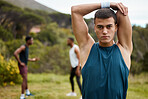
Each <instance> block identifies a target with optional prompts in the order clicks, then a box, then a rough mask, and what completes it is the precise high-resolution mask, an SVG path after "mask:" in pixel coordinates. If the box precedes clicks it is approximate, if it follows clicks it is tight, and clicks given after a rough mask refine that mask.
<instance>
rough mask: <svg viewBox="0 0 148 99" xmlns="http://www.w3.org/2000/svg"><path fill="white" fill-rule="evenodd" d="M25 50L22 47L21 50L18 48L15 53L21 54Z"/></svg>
mask: <svg viewBox="0 0 148 99" xmlns="http://www.w3.org/2000/svg"><path fill="white" fill-rule="evenodd" d="M24 49H25V46H24V45H22V46H21V47H20V48H18V49H17V50H16V51H15V53H17V54H19V53H20V52H21V51H23V50H24Z"/></svg>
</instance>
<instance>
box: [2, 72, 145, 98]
mask: <svg viewBox="0 0 148 99" xmlns="http://www.w3.org/2000/svg"><path fill="white" fill-rule="evenodd" d="M28 84H29V89H30V91H31V92H32V93H33V94H34V95H35V96H33V97H27V99H79V98H80V91H79V89H78V86H77V85H76V81H75V92H76V93H77V97H67V96H66V94H67V93H68V92H70V91H71V90H70V89H71V86H70V83H69V76H68V75H66V76H62V75H55V74H29V75H28ZM20 92H21V86H20V84H18V85H15V86H7V87H0V99H19V97H20ZM127 99H148V74H141V75H139V76H135V77H132V76H129V89H128V95H127Z"/></svg>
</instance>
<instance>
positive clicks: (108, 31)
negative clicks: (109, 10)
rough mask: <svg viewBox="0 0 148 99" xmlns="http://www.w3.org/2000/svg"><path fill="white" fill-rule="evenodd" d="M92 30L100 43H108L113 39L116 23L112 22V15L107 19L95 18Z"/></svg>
mask: <svg viewBox="0 0 148 99" xmlns="http://www.w3.org/2000/svg"><path fill="white" fill-rule="evenodd" d="M94 30H95V32H96V35H97V37H98V39H99V42H100V43H102V44H108V43H111V42H112V41H113V38H114V35H115V32H116V31H117V25H116V24H115V22H114V19H113V17H110V18H107V19H99V18H96V19H95V26H94Z"/></svg>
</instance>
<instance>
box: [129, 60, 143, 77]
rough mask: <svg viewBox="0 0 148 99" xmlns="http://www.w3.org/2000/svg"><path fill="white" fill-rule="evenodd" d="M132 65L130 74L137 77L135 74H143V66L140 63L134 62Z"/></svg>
mask: <svg viewBox="0 0 148 99" xmlns="http://www.w3.org/2000/svg"><path fill="white" fill-rule="evenodd" d="M131 64H132V65H131V68H130V73H132V74H133V75H135V74H140V73H141V72H142V64H141V63H140V62H136V61H134V60H132V62H131Z"/></svg>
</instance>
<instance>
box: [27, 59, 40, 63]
mask: <svg viewBox="0 0 148 99" xmlns="http://www.w3.org/2000/svg"><path fill="white" fill-rule="evenodd" d="M38 60H40V59H39V58H32V59H28V61H32V62H35V61H38Z"/></svg>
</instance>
